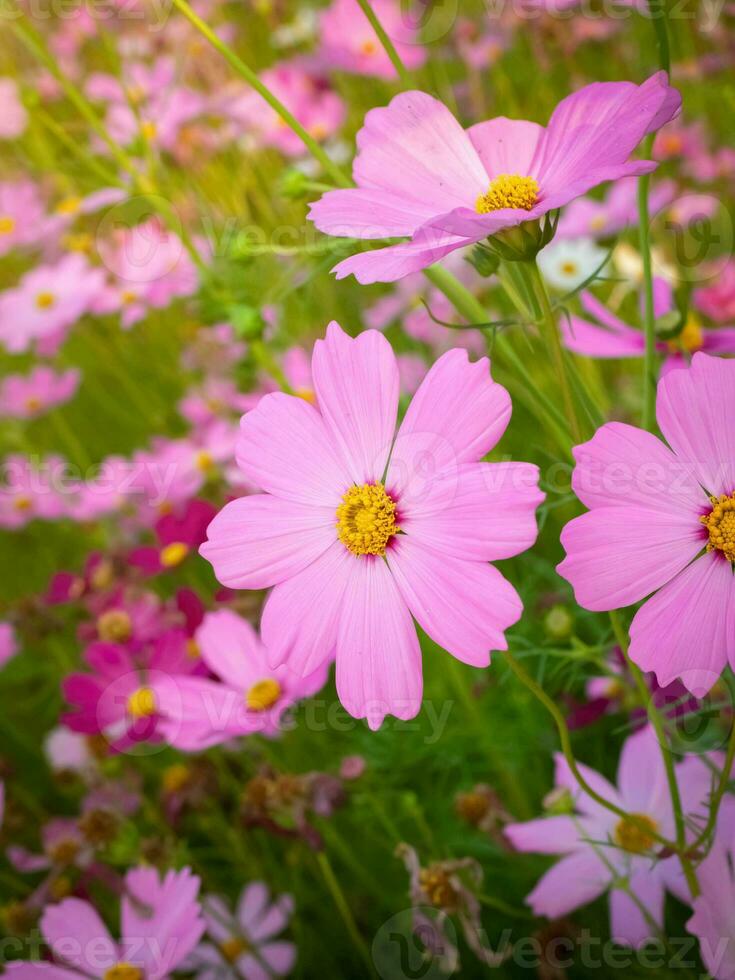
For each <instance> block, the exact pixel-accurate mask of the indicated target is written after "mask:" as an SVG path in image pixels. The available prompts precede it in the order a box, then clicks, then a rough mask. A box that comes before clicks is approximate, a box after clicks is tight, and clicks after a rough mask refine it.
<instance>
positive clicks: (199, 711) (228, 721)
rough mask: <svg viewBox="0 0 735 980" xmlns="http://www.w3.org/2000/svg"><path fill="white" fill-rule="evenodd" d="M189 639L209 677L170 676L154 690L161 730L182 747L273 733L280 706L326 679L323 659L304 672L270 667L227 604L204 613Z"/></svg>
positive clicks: (260, 646)
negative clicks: (314, 666) (298, 672)
mask: <svg viewBox="0 0 735 980" xmlns="http://www.w3.org/2000/svg"><path fill="white" fill-rule="evenodd" d="M195 642H196V646H197V649H198V652H199V653H200V655H201V659H202V662H203V663H204V665H205V666H206V667H208V668H209V670H210V672H211V673H212V674H213V675H214V678H215V679H214V680H210V679H205V678H203V677H189V678H186V677H181V676H175V677H172V678H171V681H170V682H169V683H167V684H165V685H163V686H161V687H160V688H159V690H158V702H159V706H160V708H161V712H162V714H163V715H164V719H163V720H162V722H161V731H162V732H163V734H164V736H165V738H166V740H167V741H168V742H170V743H171V744H172V745H175V746H176V747H177V748H179V749H183V750H185V751H198V750H200V749H203V748H207V747H208V746H210V745H217V744H219V743H220V742H225V741H228V740H229V739H231V738H235V737H237V736H240V735H250V734H252V733H253V732H261V733H263V734H266V735H274V734H276V733H277V732H278V728H279V722H280V718H281V715H282V714H283V712H284V711H285V710H286V709H287V708H288V707H289V706H290V705H292V704H294V703H295V702H296V701H298V700H300V699H301V698H305V697H309V696H310V695H312V694H315V693H316V692H317V691H319V690H321V688H322V687H324V685H325V683H326V681H327V672H328V668H329V664H328V662H326V663H323V664H320V665H319V667H317V669H316V670H315V671H313V672H312V673H311V674H309V675H308V676H306V677H301V676H300V675H298V674H294V673H293V671H290V670H289V669H288V667H287V666H286V665H284V664H281V665H280V666H278V667H271V666H270V664H269V662H268V655H267V651H266V649H265V647H264V646H263V644H262V643H261V640H260V637H259V636H258V635H257V633H256V632H255V630H254V629H253V627H252V626H251V625H250V623H249V622H248V621H247V620H246V619H243V618H242V617H241V616H238V615H237V613H234V612H232V611H231V610H229V609H220V610H218V611H217V612H211V613H207V614H206V615H205V617H204V621H203V622H202V625H201V626H200V627H199V629H198V630H197V631H196V634H195Z"/></svg>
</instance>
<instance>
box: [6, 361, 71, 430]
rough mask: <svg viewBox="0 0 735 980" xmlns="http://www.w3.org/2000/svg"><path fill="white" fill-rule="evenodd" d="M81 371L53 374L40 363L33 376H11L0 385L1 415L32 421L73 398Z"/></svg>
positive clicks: (51, 370) (32, 372)
mask: <svg viewBox="0 0 735 980" xmlns="http://www.w3.org/2000/svg"><path fill="white" fill-rule="evenodd" d="M78 385H79V371H77V370H76V369H75V368H70V369H69V370H68V371H59V372H58V373H57V372H56V371H54V369H53V368H50V367H47V366H46V365H44V364H39V365H38V366H37V367H35V368H33V370H32V371H31V372H30V374H10V375H8V376H7V377H6V378H5V379H4V380H3V381H2V382H0V416H2V415H4V416H7V417H9V418H16V419H31V418H35V417H36V416H37V415H42V414H43V413H44V412H47V411H48V410H49V409H51V408H54V407H55V406H56V405H63V404H64V402H68V401H69V399H70V398H72V397H73V396H74V393H75V392H76V390H77V387H78Z"/></svg>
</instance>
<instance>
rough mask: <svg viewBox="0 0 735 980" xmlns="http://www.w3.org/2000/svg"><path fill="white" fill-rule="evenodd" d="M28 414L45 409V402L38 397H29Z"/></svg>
mask: <svg viewBox="0 0 735 980" xmlns="http://www.w3.org/2000/svg"><path fill="white" fill-rule="evenodd" d="M25 406H26V411H27V412H39V411H40V410H41V409H42V408H43V402H42V401H41V399H40V398H39V397H38V395H29V396H28V398H26V401H25Z"/></svg>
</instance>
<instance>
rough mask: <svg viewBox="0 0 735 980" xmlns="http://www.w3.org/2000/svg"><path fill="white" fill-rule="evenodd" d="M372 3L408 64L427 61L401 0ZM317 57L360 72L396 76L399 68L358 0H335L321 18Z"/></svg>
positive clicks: (415, 65) (340, 68) (373, 0)
mask: <svg viewBox="0 0 735 980" xmlns="http://www.w3.org/2000/svg"><path fill="white" fill-rule="evenodd" d="M371 6H372V8H373V10H374V11H375V14H376V16H377V18H378V20H379V21H380V23H381V24H382V26H383V28H384V29H385V31H386V33H387V34H388V37H389V38H390V39H391V41H392V42H393V44H394V46H395V48H396V50H397V51H398V54H399V55H400V57H401V60H402V61H403V63H404V64H405V65H406V67H407V68H419V67H420V66H421V65H423V63H424V62H425V61H426V49H425V48H424V47H423V45H422V44H421V42H420V40H419V37H418V32H417V30H416V26H415V25H414V24H413V23H411V21H410V19H409V18H408V16H407V15H406V8H405V5H404V4H402V3H401V2H400V0H371ZM319 37H320V45H319V51H318V54H317V57H318V58H319V61H320V62H321V64H323V65H324V67H325V68H328V69H330V70H334V69H337V71H348V72H352V73H354V74H356V75H374V76H376V77H378V78H395V77H396V70H395V68H394V67H393V63H392V62H391V60H390V58H389V57H388V55H387V54H386V52H385V49H384V47H383V45H382V44H381V43H380V41H379V40H378V36H377V34H376V33H375V31H374V30H373V29H372V27H371V26H370V22H369V21H368V19H367V17H366V16H365V14H364V13H363V12H362V10H361V9H360V5H359V4H358V3H357V0H332V4H331V5H330V6H329V7H328V8H327V9H326V10H325V11H323V13H322V14H321V15H320V18H319Z"/></svg>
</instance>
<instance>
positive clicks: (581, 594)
mask: <svg viewBox="0 0 735 980" xmlns="http://www.w3.org/2000/svg"><path fill="white" fill-rule="evenodd" d="M561 543H562V545H563V546H564V549H565V550H566V553H567V557H566V558H565V559H564V561H563V562H561V564H559V565H558V566H557V572H558V573H559V574H560V575H561V576H562V578H565V579H566V580H567V581H568V582H569V583H570V584H571V585H572V587H573V588H574V595H575V597H576V600H577V602H578V603H579V604H580V605H581V606H583V607H584V608H585V609H592V610H595V611H597V612H599V611H607V610H608V609H619V608H620V607H622V606H629V605H631V604H632V603H634V602H639V601H640V600H641V599H644V598H645V597H646V596H647V595H650V593H651V592H653V591H654V590H655V589H659V588H661V586H662V585H665V584H666V583H667V582H668V581H670V580H671V579H672V578H673V577H674V576H675V575H676V574H677V573H678V572H680V571H681V570H682V569H683V568H685V567H686V566H687V565H688V564H689V562H690V561H692V559H693V558H694V557H695V556H696V555H697V553H698V552H699V551H701V549H702V547H703V545H704V541H703V537H702V525H701V524H699V523H698V522H697V521H696V519H695V520H692V521H691V523H690V524H688V523H687V522H685V521H683V520H682V519H681V517H680V516H679V515H677V514H670V513H667V512H666V511H665V510H661V511H656V510H653V509H650V508H644V507H641V506H639V505H636V504H631V505H630V506H628V507H610V506H604V507H596V508H595V509H594V510H591V511H588V512H587V513H586V514H582V516H581V517H575V518H574V520H572V521H570V522H569V523H568V524H567V525H566V527H565V528H564V530H563V531H562V533H561Z"/></svg>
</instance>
